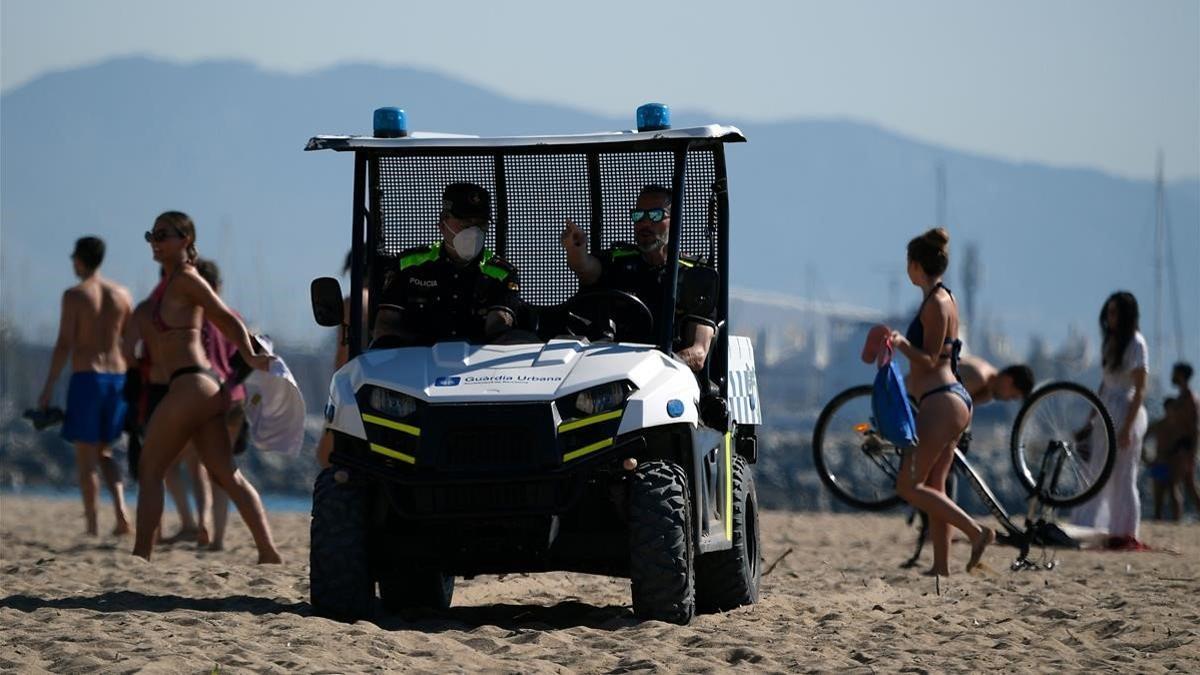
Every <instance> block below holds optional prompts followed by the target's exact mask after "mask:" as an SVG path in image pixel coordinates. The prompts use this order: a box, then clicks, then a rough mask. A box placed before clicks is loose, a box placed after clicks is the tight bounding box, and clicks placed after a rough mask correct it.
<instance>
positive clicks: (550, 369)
mask: <svg viewBox="0 0 1200 675" xmlns="http://www.w3.org/2000/svg"><path fill="white" fill-rule="evenodd" d="M664 368H666V369H671V370H674V369H679V368H683V369H686V366H684V365H683V364H682V363H680V362H678V361H676V360H674V359H672V358H670V357H668V356H666V355H664V354H663V353H662V352H660V351H658V350H657V349H655V348H654V347H652V346H650V345H637V344H612V343H598V344H589V343H587V342H584V341H579V340H551V341H550V342H548V343H545V344H542V343H538V344H521V345H471V344H468V343H466V342H444V343H439V344H436V345H433V346H432V347H405V348H400V349H380V350H373V351H369V352H366V353H364V354H362V355H360V356H359V357H357V358H356V359H354V360H352V361H351V362H350V363H348V364H346V366H345V367H344V370H346V371H347V372H346V374H347V375H349V376H350V378H351V386H352V387H353V390H354V391H357V390H358V389H359V388H360V387H362V386H363V385H365V384H373V385H376V386H380V387H384V388H387V389H391V390H394V391H401V392H404V393H406V394H409V395H411V396H415V397H417V398H420V399H422V400H425V401H429V402H437V403H452V402H456V401H464V402H465V401H496V402H500V401H544V400H551V399H554V398H558V397H559V396H565V395H567V394H571V393H574V392H577V391H581V390H583V389H587V388H588V387H592V386H595V385H599V384H603V383H605V382H612V381H617V380H622V379H628V380H630V381H632V382H633V383H634V385H636V386H638V387H639V388H642V387H645V386H646V385H647V384H648V383H649V382H650V381H651V379H653V378H654V377H656V376H657V375H658V374H659V373H660V372H661V371H663V370H664Z"/></svg>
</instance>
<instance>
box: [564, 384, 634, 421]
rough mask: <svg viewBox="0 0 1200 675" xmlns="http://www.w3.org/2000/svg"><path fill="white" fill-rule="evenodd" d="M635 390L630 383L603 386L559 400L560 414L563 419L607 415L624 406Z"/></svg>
mask: <svg viewBox="0 0 1200 675" xmlns="http://www.w3.org/2000/svg"><path fill="white" fill-rule="evenodd" d="M633 390H634V386H633V385H632V384H630V383H629V382H609V383H608V384H602V385H600V386H598V387H592V388H591V389H585V390H583V391H581V392H579V393H578V394H573V395H571V396H565V397H563V398H561V399H559V401H558V412H559V414H560V415H561V416H562V418H563V419H573V418H578V417H589V416H591V415H599V414H601V413H606V412H609V411H611V410H616V409H618V408H620V407H621V406H622V405H624V404H625V399H627V398H629V394H630V392H632V391H633Z"/></svg>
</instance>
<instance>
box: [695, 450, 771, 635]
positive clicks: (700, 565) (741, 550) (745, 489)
mask: <svg viewBox="0 0 1200 675" xmlns="http://www.w3.org/2000/svg"><path fill="white" fill-rule="evenodd" d="M760 550H761V549H760V548H759V536H758V497H757V496H756V494H755V491H754V474H753V473H752V472H751V470H750V464H749V463H748V462H747V461H746V459H745V458H744V457H741V456H738V457H734V458H733V547H732V548H730V549H728V550H725V551H713V552H712V553H706V554H704V555H701V556H700V559H699V560H698V561H697V562H696V602H697V604H698V605H699V607H700V610H701V611H704V612H720V611H726V610H730V609H734V608H736V607H741V606H743V605H753V604H754V603H756V602H758V586H759V581H760V580H761V578H762V558H761V556H760V553H759V551H760Z"/></svg>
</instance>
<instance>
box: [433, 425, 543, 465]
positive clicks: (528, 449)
mask: <svg viewBox="0 0 1200 675" xmlns="http://www.w3.org/2000/svg"><path fill="white" fill-rule="evenodd" d="M533 436H534V434H533V431H532V430H530V429H525V428H523V427H512V426H474V427H468V428H466V429H454V430H452V431H450V432H448V433H447V434H446V446H445V450H446V465H447V466H448V467H452V468H468V467H487V466H497V465H499V466H537V465H538V464H540V463H541V462H540V459H541V457H543V456H544V454H545V453H544V451H543V449H540V448H537V447H536V446H535V445H534V443H535V441H534V438H533Z"/></svg>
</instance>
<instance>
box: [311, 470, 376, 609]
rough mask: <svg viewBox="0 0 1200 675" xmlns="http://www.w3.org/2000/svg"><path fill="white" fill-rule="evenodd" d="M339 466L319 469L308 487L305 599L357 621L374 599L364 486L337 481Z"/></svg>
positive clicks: (366, 493) (315, 607)
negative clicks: (309, 512)
mask: <svg viewBox="0 0 1200 675" xmlns="http://www.w3.org/2000/svg"><path fill="white" fill-rule="evenodd" d="M340 471H344V469H338V468H336V467H327V468H325V469H323V470H322V471H321V473H320V474H319V475H318V476H317V481H316V484H315V485H314V486H313V507H312V524H311V527H310V530H309V537H310V547H309V554H308V563H309V571H308V574H309V598H310V601H311V603H312V608H313V613H314V614H316V615H317V616H324V617H327V618H330V619H337V620H339V621H356V620H358V619H362V618H365V617H367V616H370V614H371V605H372V604H373V602H374V600H375V581H374V579H372V577H371V568H370V563H369V557H368V552H367V497H368V491H367V489H366V486H365V485H363V484H361V483H356V482H354V481H351V480H347V481H345V482H338V480H337V478H336V477H335V476H336V475H337V473H338V472H340ZM343 477H345V474H343Z"/></svg>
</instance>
